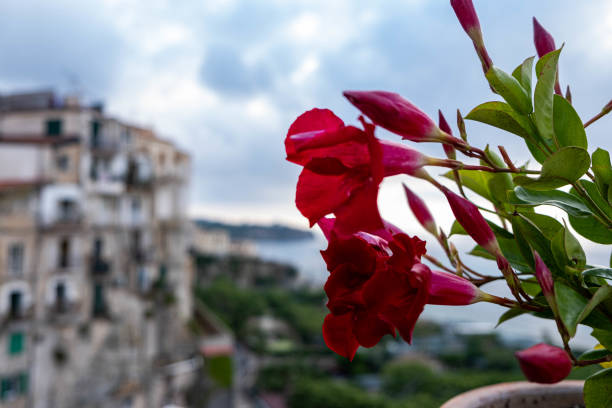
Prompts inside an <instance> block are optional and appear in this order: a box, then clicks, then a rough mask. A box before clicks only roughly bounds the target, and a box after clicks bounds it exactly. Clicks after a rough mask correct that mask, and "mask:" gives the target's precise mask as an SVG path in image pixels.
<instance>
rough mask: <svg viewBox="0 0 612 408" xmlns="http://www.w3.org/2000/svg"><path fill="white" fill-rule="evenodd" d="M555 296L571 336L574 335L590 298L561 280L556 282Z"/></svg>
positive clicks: (562, 318)
mask: <svg viewBox="0 0 612 408" xmlns="http://www.w3.org/2000/svg"><path fill="white" fill-rule="evenodd" d="M555 297H556V299H557V306H558V307H559V315H560V317H561V320H562V321H563V324H564V325H565V327H566V328H567V331H568V332H569V335H570V337H574V335H575V334H576V327H577V326H578V318H579V317H580V314H581V312H582V311H583V310H584V308H585V307H586V305H587V303H588V300H587V298H585V297H584V296H582V295H581V294H580V293H578V292H576V291H575V290H574V289H572V288H570V287H569V286H566V285H564V284H563V283H561V282H559V281H556V282H555Z"/></svg>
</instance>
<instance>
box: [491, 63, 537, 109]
mask: <svg viewBox="0 0 612 408" xmlns="http://www.w3.org/2000/svg"><path fill="white" fill-rule="evenodd" d="M485 76H486V77H487V80H488V81H489V84H490V85H491V87H492V88H493V89H494V90H495V91H496V92H497V93H498V94H499V95H501V97H502V98H504V100H505V101H506V102H508V104H509V105H510V106H511V107H512V108H513V109H514V110H515V111H517V112H519V113H522V114H524V115H526V114H529V113H531V111H532V109H533V106H532V105H531V97H530V96H529V94H528V93H527V91H526V90H525V89H524V88H523V87H522V86H521V84H520V83H519V81H517V80H516V78H514V77H513V76H511V75H508V74H507V73H506V72H504V71H503V70H501V69H499V68H497V67H496V66H492V67H491V68H489V70H488V71H487V73H486V74H485Z"/></svg>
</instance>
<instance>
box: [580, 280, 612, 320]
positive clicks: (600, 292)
mask: <svg viewBox="0 0 612 408" xmlns="http://www.w3.org/2000/svg"><path fill="white" fill-rule="evenodd" d="M610 296H612V286H602V287H600V288H599V289H597V291H596V292H595V293H594V294H593V297H591V300H589V303H587V305H586V306H585V308H584V309H583V310H582V312H581V313H580V316H578V324H580V322H582V321H583V320H584V319H585V318H586V317H587V316H588V315H589V314H590V313H591V312H592V311H593V310H594V309H595V308H596V307H597V306H598V305H599V304H600V303H601V302H603V301H604V300H606V299H608V298H609V297H610Z"/></svg>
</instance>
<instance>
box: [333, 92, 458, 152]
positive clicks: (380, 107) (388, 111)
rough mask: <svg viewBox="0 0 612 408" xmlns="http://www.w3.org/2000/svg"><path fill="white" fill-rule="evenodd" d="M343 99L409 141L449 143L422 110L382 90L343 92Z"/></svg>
mask: <svg viewBox="0 0 612 408" xmlns="http://www.w3.org/2000/svg"><path fill="white" fill-rule="evenodd" d="M344 96H345V97H346V99H348V100H349V102H351V103H352V104H353V105H355V107H356V108H357V109H359V110H360V111H361V112H362V113H363V114H364V115H366V116H367V117H368V118H370V119H371V120H372V121H373V122H374V123H375V124H377V125H378V126H380V127H383V128H385V129H387V130H389V131H391V132H393V133H396V134H398V135H400V136H401V137H402V138H404V139H408V140H412V141H413V142H441V141H447V142H448V141H450V140H451V139H454V138H452V137H451V136H449V135H447V134H446V133H444V132H442V131H441V130H440V129H439V128H438V126H436V124H435V123H434V122H433V121H432V120H431V118H429V116H427V115H426V114H425V113H424V112H423V111H421V110H420V109H419V108H417V107H416V106H414V105H413V104H412V103H410V102H409V101H407V100H406V99H404V98H402V97H401V96H400V95H398V94H396V93H393V92H386V91H344Z"/></svg>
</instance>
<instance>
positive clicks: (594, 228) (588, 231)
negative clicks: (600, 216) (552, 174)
mask: <svg viewBox="0 0 612 408" xmlns="http://www.w3.org/2000/svg"><path fill="white" fill-rule="evenodd" d="M579 183H580V185H581V186H582V187H583V188H584V189H585V190H586V192H587V194H588V196H589V197H590V198H591V200H593V202H594V203H595V205H596V207H597V208H599V209H600V210H601V211H603V212H605V213H606V214H608V217H611V218H612V207H610V204H608V202H607V201H606V200H605V199H604V198H603V197H602V196H601V194H600V192H599V189H598V188H597V186H596V185H595V183H592V182H590V181H587V180H580V181H579ZM570 193H571V194H572V195H574V196H576V197H579V195H578V192H577V191H576V190H575V189H574V188H573V187H572V189H571V190H570ZM585 204H586V205H587V206H588V207H589V208H590V209H591V211H595V206H594V205H593V204H591V203H589V202H585ZM569 221H570V224H571V225H572V227H573V228H574V229H575V230H576V232H578V233H579V234H580V235H582V236H583V237H585V238H587V239H589V240H591V241H593V242H597V243H599V244H612V230H610V229H608V228H607V227H606V226H605V225H603V224H602V223H601V222H600V221H598V220H597V219H595V218H594V217H573V216H570V217H569Z"/></svg>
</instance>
